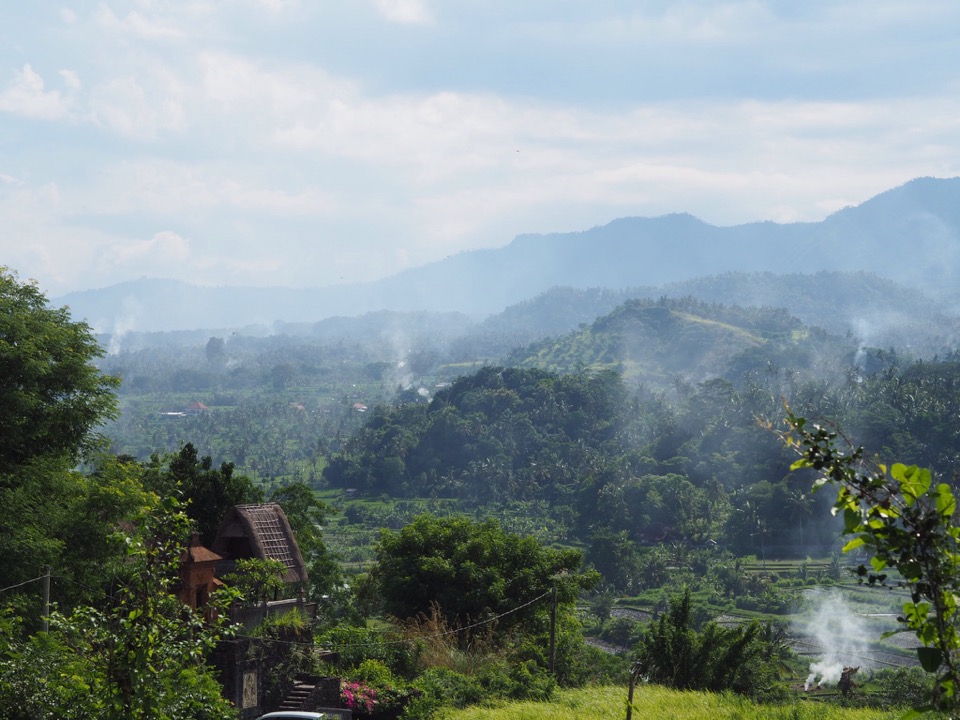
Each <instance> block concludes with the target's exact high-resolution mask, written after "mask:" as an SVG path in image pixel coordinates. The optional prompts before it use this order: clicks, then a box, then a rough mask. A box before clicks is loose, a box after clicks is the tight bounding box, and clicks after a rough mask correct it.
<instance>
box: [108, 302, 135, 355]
mask: <svg viewBox="0 0 960 720" xmlns="http://www.w3.org/2000/svg"><path fill="white" fill-rule="evenodd" d="M142 309H143V307H142V306H141V304H140V301H139V300H137V299H136V298H135V297H132V296H130V297H126V298H124V299H123V302H121V303H120V312H118V313H117V314H116V316H115V317H114V320H113V328H112V329H110V330H109V333H110V342H109V343H108V345H107V354H108V355H117V354H118V353H119V352H120V351H121V350H122V349H123V338H124V336H125V335H126V334H127V333H129V332H131V331H133V330H135V329H136V328H137V320H138V319H139V317H140V313H141V311H142Z"/></svg>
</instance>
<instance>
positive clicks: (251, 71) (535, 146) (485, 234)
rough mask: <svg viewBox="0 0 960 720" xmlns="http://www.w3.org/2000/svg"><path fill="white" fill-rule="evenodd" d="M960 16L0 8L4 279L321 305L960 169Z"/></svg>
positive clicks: (569, 7) (792, 4) (612, 0)
mask: <svg viewBox="0 0 960 720" xmlns="http://www.w3.org/2000/svg"><path fill="white" fill-rule="evenodd" d="M958 36H960V3H957V2H956V1H955V0H898V1H896V2H893V1H889V0H803V2H797V1H795V0H766V1H765V0H743V1H726V0H714V1H707V0H690V1H683V0H678V1H672V2H666V1H663V0H642V1H638V0H576V1H573V0H521V1H518V0H125V1H122V0H91V1H86V0H76V1H74V0H66V1H64V2H55V1H53V0H49V1H48V0H38V1H37V2H6V3H3V8H2V9H0V265H5V266H7V267H8V268H11V269H12V270H14V271H16V272H17V273H18V275H19V276H20V278H21V279H23V280H26V279H33V280H35V281H36V282H37V283H38V284H39V285H40V287H41V289H42V290H44V292H46V293H47V294H48V295H51V296H56V295H59V294H63V293H66V292H69V291H74V290H81V289H89V288H98V287H104V286H107V285H111V284H114V283H118V282H123V281H127V280H133V279H137V278H141V277H163V278H174V279H179V280H184V281H187V282H191V283H195V284H199V285H241V286H250V285H258V286H260V285H281V286H291V287H316V286H325V285H332V284H340V283H355V282H364V281H368V280H374V279H377V278H380V277H384V276H387V275H390V274H393V273H395V272H397V271H399V270H401V269H403V268H406V267H411V266H417V265H422V264H425V263H428V262H432V261H435V260H440V259H443V258H445V257H448V256H450V255H453V254H456V253H459V252H463V251H467V250H473V249H479V248H488V247H501V246H504V245H506V244H508V243H509V242H510V241H511V240H512V239H513V238H514V237H515V236H516V235H519V234H524V233H551V232H569V231H576V230H583V229H587V228H590V227H594V226H597V225H603V224H606V223H607V222H609V221H611V220H613V219H615V218H618V217H625V216H646V217H652V216H659V215H663V214H667V213H674V212H689V213H691V214H693V215H696V216H697V217H699V218H701V219H702V220H704V221H706V222H710V223H713V224H716V225H734V224H739V223H745V222H754V221H761V220H773V221H778V222H794V221H817V220H821V219H823V218H824V217H826V216H827V215H828V214H830V213H831V212H834V211H836V210H838V209H840V208H842V207H845V206H849V205H855V204H859V203H861V202H863V201H865V200H867V199H869V198H870V197H872V196H874V195H876V194H878V193H880V192H882V191H884V190H887V189H889V188H892V187H895V186H898V185H901V184H903V183H905V182H907V181H908V180H910V179H912V178H915V177H920V176H936V177H953V176H956V175H958V174H960V157H958V149H960V42H958V40H960V37H958Z"/></svg>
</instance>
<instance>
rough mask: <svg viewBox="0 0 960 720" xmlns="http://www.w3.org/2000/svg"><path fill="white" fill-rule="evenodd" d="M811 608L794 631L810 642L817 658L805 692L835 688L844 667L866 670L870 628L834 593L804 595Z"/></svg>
mask: <svg viewBox="0 0 960 720" xmlns="http://www.w3.org/2000/svg"><path fill="white" fill-rule="evenodd" d="M804 599H805V600H806V601H807V604H808V606H809V608H810V611H809V613H807V614H806V615H805V617H804V618H803V619H801V620H799V621H798V622H797V623H796V625H797V627H796V631H797V632H798V634H800V635H804V636H806V637H808V638H810V639H811V642H812V643H814V645H815V646H816V647H817V648H818V650H819V652H820V659H819V660H817V661H816V662H812V663H810V674H809V675H808V676H807V681H806V683H805V684H804V688H803V689H804V690H809V689H810V688H811V687H816V686H817V685H836V684H837V682H838V681H839V680H840V673H842V672H843V668H844V667H847V666H860V667H868V666H869V664H870V663H869V660H868V658H867V652H868V650H869V643H868V639H869V636H870V635H869V632H870V631H869V629H868V628H867V624H866V622H865V621H864V619H863V618H862V617H861V616H859V615H857V614H856V613H855V612H853V610H852V609H851V608H850V605H849V604H848V603H847V601H846V600H845V599H844V597H843V595H842V594H841V593H840V592H838V591H837V590H823V589H820V588H818V589H814V590H810V591H808V592H806V593H804Z"/></svg>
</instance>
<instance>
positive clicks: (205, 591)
mask: <svg viewBox="0 0 960 720" xmlns="http://www.w3.org/2000/svg"><path fill="white" fill-rule="evenodd" d="M221 560H223V558H222V557H220V556H219V555H217V554H216V553H215V552H212V551H211V550H209V549H208V548H205V547H204V546H203V545H201V544H200V534H199V533H193V534H192V535H191V536H190V544H189V545H188V546H187V547H186V548H185V549H184V551H183V553H182V554H181V555H180V588H179V590H178V591H177V597H178V598H179V599H180V602H182V603H183V604H184V605H189V606H190V607H192V608H194V609H196V608H202V607H204V606H205V605H206V604H207V601H208V600H209V599H210V595H211V594H212V593H213V592H214V591H215V590H217V589H218V588H220V587H222V586H223V583H222V582H220V580H218V579H217V575H216V573H217V563H219V562H220V561H221Z"/></svg>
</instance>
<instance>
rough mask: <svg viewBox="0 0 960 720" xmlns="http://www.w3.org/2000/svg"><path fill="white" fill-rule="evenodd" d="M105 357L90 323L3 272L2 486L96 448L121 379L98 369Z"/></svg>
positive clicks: (0, 363)
mask: <svg viewBox="0 0 960 720" xmlns="http://www.w3.org/2000/svg"><path fill="white" fill-rule="evenodd" d="M102 354H103V351H102V349H101V348H100V346H99V345H98V344H97V342H96V339H95V338H94V337H93V334H92V333H91V330H90V327H89V326H88V325H87V324H86V323H82V322H75V321H73V320H71V319H70V315H69V312H68V310H67V309H66V308H51V307H49V306H48V304H47V299H46V297H45V296H44V295H43V293H42V292H40V290H39V289H38V288H37V286H36V285H34V284H32V283H22V282H20V281H18V279H17V276H16V275H15V274H13V273H12V272H10V271H9V270H5V269H3V268H0V437H2V438H3V442H2V443H0V482H5V483H10V482H11V478H10V474H11V473H13V472H14V471H16V470H17V469H18V468H20V467H22V466H23V465H25V464H27V463H29V462H30V461H31V460H33V459H36V458H39V457H54V456H56V457H60V456H66V457H69V458H71V459H75V458H76V457H77V455H78V454H79V453H80V452H81V451H83V450H87V449H90V448H91V447H92V446H93V445H94V443H95V441H96V439H97V436H96V434H95V433H94V431H95V430H96V429H97V427H98V426H99V425H100V424H101V423H102V422H104V421H105V420H107V419H108V418H111V417H114V416H115V414H116V411H117V406H116V399H115V397H114V394H113V388H114V387H115V386H116V384H117V381H116V380H115V379H114V378H111V377H108V376H105V375H103V374H102V373H101V372H100V371H99V370H98V369H97V368H96V367H95V366H94V365H93V363H92V361H93V360H94V359H96V358H98V357H100V356H101V355H102ZM4 476H5V477H4Z"/></svg>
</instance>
